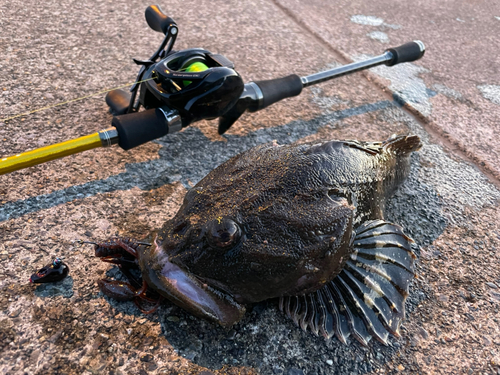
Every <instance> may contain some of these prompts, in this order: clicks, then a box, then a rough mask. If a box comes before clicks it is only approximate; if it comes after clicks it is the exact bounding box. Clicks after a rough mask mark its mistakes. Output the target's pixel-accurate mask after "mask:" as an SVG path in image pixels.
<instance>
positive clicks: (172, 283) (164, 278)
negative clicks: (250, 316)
mask: <svg viewBox="0 0 500 375" xmlns="http://www.w3.org/2000/svg"><path fill="white" fill-rule="evenodd" d="M151 248H152V249H151V253H150V254H149V256H147V255H146V256H143V257H140V259H139V265H140V267H141V270H142V276H143V278H144V279H145V280H146V282H147V283H148V285H149V286H151V287H152V288H154V289H156V290H157V291H158V292H159V293H160V294H161V295H162V296H164V297H166V298H168V299H169V300H170V301H171V302H173V303H175V304H176V305H177V306H179V307H181V308H183V309H185V310H187V311H189V312H190V313H192V314H193V315H196V316H198V317H201V318H205V319H208V320H211V321H215V322H217V323H219V324H220V325H222V326H223V327H230V326H232V325H233V324H235V323H236V322H238V321H239V320H241V318H242V317H243V315H244V314H245V307H244V306H243V305H240V304H239V303H237V302H236V301H235V300H234V299H233V298H232V297H231V296H230V295H228V294H226V293H223V292H221V291H220V290H217V289H215V288H213V287H212V286H210V285H208V284H206V283H203V282H202V281H200V280H199V279H198V278H197V277H196V276H195V275H193V274H191V273H189V272H188V271H186V270H184V269H182V268H181V267H179V266H178V265H177V264H175V263H173V262H171V261H170V259H169V257H168V255H167V254H166V253H165V251H164V249H162V247H161V246H160V245H159V244H158V242H157V240H156V239H155V241H154V246H151ZM152 260H154V261H153V262H152ZM155 264H156V266H155Z"/></svg>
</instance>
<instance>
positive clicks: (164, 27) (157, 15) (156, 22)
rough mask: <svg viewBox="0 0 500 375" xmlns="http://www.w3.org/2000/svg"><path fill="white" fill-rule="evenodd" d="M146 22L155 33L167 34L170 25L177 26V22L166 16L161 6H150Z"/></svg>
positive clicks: (147, 10) (147, 9) (146, 14)
mask: <svg viewBox="0 0 500 375" xmlns="http://www.w3.org/2000/svg"><path fill="white" fill-rule="evenodd" d="M145 16H146V22H147V23H148V25H149V27H151V28H152V29H153V30H154V31H158V32H160V33H163V34H166V33H167V31H168V27H169V26H170V25H172V24H173V25H176V23H175V21H174V20H173V19H172V18H170V17H168V16H166V15H165V14H164V13H163V11H162V10H161V8H160V6H159V5H150V6H148V7H147V8H146V13H145Z"/></svg>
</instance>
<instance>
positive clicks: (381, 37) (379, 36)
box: [366, 31, 390, 43]
mask: <svg viewBox="0 0 500 375" xmlns="http://www.w3.org/2000/svg"><path fill="white" fill-rule="evenodd" d="M366 36H367V37H369V38H370V39H373V40H378V41H379V42H380V43H389V41H390V40H389V36H388V35H387V34H386V33H384V32H382V31H372V32H371V33H368V34H366Z"/></svg>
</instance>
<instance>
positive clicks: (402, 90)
mask: <svg viewBox="0 0 500 375" xmlns="http://www.w3.org/2000/svg"><path fill="white" fill-rule="evenodd" d="M369 57H370V56H367V55H358V56H355V57H354V60H355V61H361V60H364V59H366V58H369ZM370 71H371V72H373V73H375V74H376V75H379V76H380V77H383V78H385V79H387V80H389V81H390V84H389V89H390V90H391V91H392V93H393V98H394V100H395V101H396V102H398V103H400V104H402V105H405V104H406V105H409V106H411V107H412V108H414V109H415V110H416V111H418V112H419V113H420V114H421V115H422V116H424V117H427V116H429V115H430V114H431V112H432V103H431V102H430V100H429V98H430V97H432V96H434V95H435V93H433V92H432V91H431V92H430V91H429V90H428V88H427V86H426V85H425V83H424V80H423V79H422V78H420V77H419V75H420V74H423V73H429V70H428V69H426V68H424V67H421V66H419V65H415V64H413V63H405V64H399V65H395V66H392V67H387V66H385V65H381V66H377V67H375V68H371V69H370Z"/></svg>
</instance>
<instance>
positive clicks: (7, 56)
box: [0, 0, 500, 375]
mask: <svg viewBox="0 0 500 375" xmlns="http://www.w3.org/2000/svg"><path fill="white" fill-rule="evenodd" d="M148 5H150V3H148V2H143V1H139V0H127V1H124V0H115V1H112V2H111V1H104V0H102V1H99V0H95V1H85V0H84V1H74V0H62V1H53V0H50V1H45V2H43V3H35V2H26V1H19V0H10V1H9V2H3V3H0V30H1V32H0V51H1V56H2V58H1V59H0V157H3V156H9V155H13V154H16V153H19V152H22V151H26V150H29V149H33V148H37V147H41V146H44V145H49V144H53V143H56V142H61V141H64V140H67V139H72V138H75V137H78V136H82V135H86V134H90V133H93V132H95V131H97V130H99V129H102V128H106V127H108V126H109V124H110V122H111V116H110V115H109V113H107V107H106V104H105V102H104V94H101V95H98V96H94V97H92V98H90V99H87V100H84V101H79V102H74V103H70V104H67V105H64V106H59V107H56V108H53V109H48V110H45V111H41V112H36V113H34V114H32V115H26V116H21V117H19V118H16V119H13V120H9V121H3V120H2V119H5V118H7V117H10V116H13V115H16V114H19V113H24V112H27V111H32V110H34V109H37V108H41V107H45V106H47V105H51V104H54V103H58V102H64V101H67V100H69V99H73V98H78V97H82V96H86V95H89V94H92V93H95V92H98V91H102V90H104V89H107V88H113V87H116V86H120V85H123V84H125V83H127V82H132V81H133V80H134V78H135V74H136V71H137V68H136V66H135V65H134V64H133V62H132V60H131V58H132V57H136V58H139V59H143V58H147V57H149V56H150V55H151V54H152V52H153V51H154V50H155V49H156V48H157V46H158V44H159V43H160V41H161V39H162V36H161V34H159V33H156V32H154V31H152V30H150V29H149V28H148V26H147V24H146V22H145V20H144V16H143V14H144V10H145V8H146V7H147V6H148ZM160 5H161V7H162V8H163V9H164V10H165V11H166V12H167V13H168V14H169V15H170V16H172V17H173V18H174V19H175V20H176V21H177V23H178V25H179V28H180V36H179V38H178V42H177V45H176V48H177V49H183V48H189V47H203V48H206V49H208V50H211V51H213V52H218V53H221V54H223V55H225V56H227V57H228V58H229V59H230V60H232V61H233V62H234V63H235V64H236V69H237V70H238V72H239V73H240V74H241V75H242V77H243V78H244V80H245V81H246V82H248V81H251V80H261V79H270V78H274V77H279V76H284V75H288V74H290V73H296V74H299V75H306V74H310V73H313V72H316V71H319V70H324V69H327V68H328V67H331V66H335V65H338V64H345V63H347V62H351V61H355V60H358V59H362V58H363V57H366V56H369V55H377V54H380V53H381V52H383V51H384V49H386V48H388V47H390V46H396V45H399V44H402V43H404V42H407V41H410V40H414V39H420V40H422V41H423V42H424V43H425V45H426V46H427V48H428V50H427V52H426V55H425V57H424V58H423V59H422V60H420V61H418V62H415V63H409V64H402V65H399V66H396V67H394V68H387V67H379V68H375V69H372V70H371V71H369V72H365V73H357V74H355V75H351V76H346V77H343V78H341V79H337V80H335V81H331V82H328V83H323V84H321V85H318V86H315V87H311V88H309V89H306V90H304V91H303V93H302V94H301V95H300V96H299V97H297V98H293V99H289V100H286V101H283V102H281V103H279V104H276V105H274V106H272V107H270V108H268V109H266V110H264V111H261V112H258V113H254V114H247V115H245V116H244V117H243V118H242V119H241V120H240V121H239V122H238V123H236V124H235V126H234V127H233V128H231V130H230V131H229V132H228V133H227V135H225V136H224V137H220V136H218V135H217V132H216V122H201V123H198V124H194V125H192V126H191V127H190V128H188V129H185V130H184V131H183V132H181V133H178V134H175V135H171V136H167V137H165V138H162V139H160V140H157V141H155V142H151V143H149V144H146V145H143V146H140V147H138V148H136V149H133V150H131V151H128V152H126V151H123V150H121V149H119V148H111V149H97V150H94V151H90V152H84V153H81V154H78V155H75V156H72V157H67V158H64V159H60V160H57V161H53V162H50V163H46V164H44V165H40V166H36V167H32V168H29V169H26V170H22V171H18V172H14V173H11V174H8V175H4V176H0V264H1V267H0V372H1V373H5V374H25V373H26V374H103V373H105V374H106V373H107V374H147V373H151V374H205V375H208V374H254V373H260V374H287V375H298V374H337V373H338V374H353V373H354V374H358V373H412V374H413V373H415V374H417V373H421V374H427V373H428V374H434V373H435V374H441V373H442V374H461V373H465V374H495V373H499V374H500V367H499V364H500V326H499V319H500V314H499V304H500V270H499V261H500V256H499V252H498V250H499V249H500V211H499V208H498V206H499V203H500V190H499V187H500V147H499V145H498V141H497V139H496V138H495V137H494V136H495V135H496V134H498V133H499V132H500V125H499V122H498V118H500V71H499V66H500V57H499V54H498V51H499V50H500V41H499V39H498V37H497V35H500V4H499V3H498V2H496V1H493V0H490V1H481V2H477V1H476V2H452V1H441V2H432V1H425V0H422V1H414V2H412V3H411V5H409V4H407V3H402V2H401V3H398V2H389V1H385V0H377V1H374V2H361V1H357V0H354V1H337V2H328V1H325V0H309V1H307V2H303V1H298V0H250V1H246V2H238V1H234V0H227V1H207V0H199V1H197V2H194V1H191V0H186V1H170V2H164V3H160ZM393 133H414V134H418V135H419V136H420V137H421V138H422V140H423V143H424V147H423V148H422V150H421V151H420V152H418V153H417V154H416V155H415V156H414V157H413V159H412V168H413V169H412V173H411V175H410V178H409V179H408V181H407V182H406V183H405V185H404V186H403V187H402V188H401V189H400V190H399V191H398V192H397V194H396V196H395V197H394V198H393V199H392V200H391V201H390V202H389V205H388V214H387V216H388V219H389V220H391V221H393V222H396V223H399V224H401V225H403V226H404V227H405V229H406V231H407V232H408V233H409V234H410V235H411V236H412V237H413V238H414V239H415V241H416V245H417V246H416V252H417V253H418V255H419V258H418V263H417V278H416V279H415V282H414V285H413V287H412V292H411V296H410V298H409V300H408V304H407V309H408V314H407V319H406V321H405V322H404V327H403V330H402V337H401V339H399V340H396V339H393V340H392V341H391V345H390V346H388V347H385V346H382V345H380V344H377V343H372V344H370V347H368V348H363V347H361V346H359V345H358V344H357V343H355V342H351V343H350V344H349V345H343V344H341V343H340V342H338V341H337V340H336V339H332V340H331V341H328V342H326V341H324V340H323V339H322V338H316V337H314V336H312V335H311V334H310V333H305V332H302V331H300V330H299V329H298V328H296V327H295V326H294V324H293V322H291V321H289V320H287V319H286V318H285V317H283V316H282V315H281V314H280V313H279V312H278V311H277V306H276V302H275V301H269V302H265V303H261V304H257V305H256V306H254V307H253V309H251V311H250V312H249V313H247V314H246V316H245V318H244V319H243V321H242V322H240V323H238V324H237V325H235V326H234V327H233V328H232V329H231V330H230V331H226V330H223V329H222V328H220V327H216V326H214V325H212V324H210V323H207V322H205V321H202V320H200V319H197V318H193V317H192V316H190V315H189V314H187V313H185V312H184V311H182V310H181V309H179V308H177V307H175V306H174V305H171V304H169V303H168V302H166V303H164V304H163V305H162V306H161V307H160V309H159V310H158V312H157V313H154V314H151V315H147V316H145V315H143V314H142V313H141V312H140V311H139V310H138V309H137V308H136V307H135V305H134V304H133V303H128V302H126V303H125V302H123V303H119V302H116V301H113V300H109V299H108V298H105V297H104V296H103V295H102V293H100V292H99V290H98V288H97V280H98V279H99V278H102V277H103V276H104V275H108V276H117V273H118V272H117V271H116V270H115V269H110V267H109V266H108V265H106V264H104V263H102V262H100V261H98V260H96V259H95V258H94V257H93V249H92V246H79V245H78V244H76V243H75V242H74V240H75V239H83V240H88V241H93V240H97V241H98V240H105V239H106V238H108V237H109V236H111V235H114V234H120V235H130V236H135V237H141V236H143V235H145V234H147V233H148V232H149V231H151V230H153V229H155V228H158V227H159V226H160V225H162V223H163V221H164V220H166V219H168V218H170V217H172V215H173V214H175V212H176V210H177V209H178V207H179V205H180V202H181V200H182V197H183V196H184V194H185V193H186V191H187V189H188V188H189V187H190V186H192V185H193V184H194V183H196V182H197V181H198V180H200V179H201V178H202V177H203V176H204V175H205V174H206V173H208V172H209V171H210V170H211V169H213V168H214V167H215V166H217V165H218V164H220V163H221V162H223V161H224V160H227V159H228V158H230V157H231V156H234V155H236V154H238V153H239V152H241V151H243V150H245V149H248V148H249V147H252V146H254V145H256V144H260V143H264V142H268V141H271V140H274V139H276V140H277V141H278V142H279V143H290V142H295V141H305V140H316V139H317V140H323V139H329V138H331V139H335V138H336V139H353V138H354V139H360V140H383V139H385V138H387V137H388V136H390V135H391V134H393ZM55 256H60V257H62V258H63V259H64V261H65V262H66V263H67V264H68V265H69V267H70V277H68V278H67V279H66V280H65V281H63V282H61V283H58V284H54V285H49V284H47V285H41V286H38V287H34V286H33V285H30V284H29V283H28V280H29V277H30V275H31V274H32V273H33V272H34V271H35V270H36V269H38V268H40V267H41V266H43V265H45V264H47V263H49V262H50V261H51V260H52V259H53V258H54V257H55Z"/></svg>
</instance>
